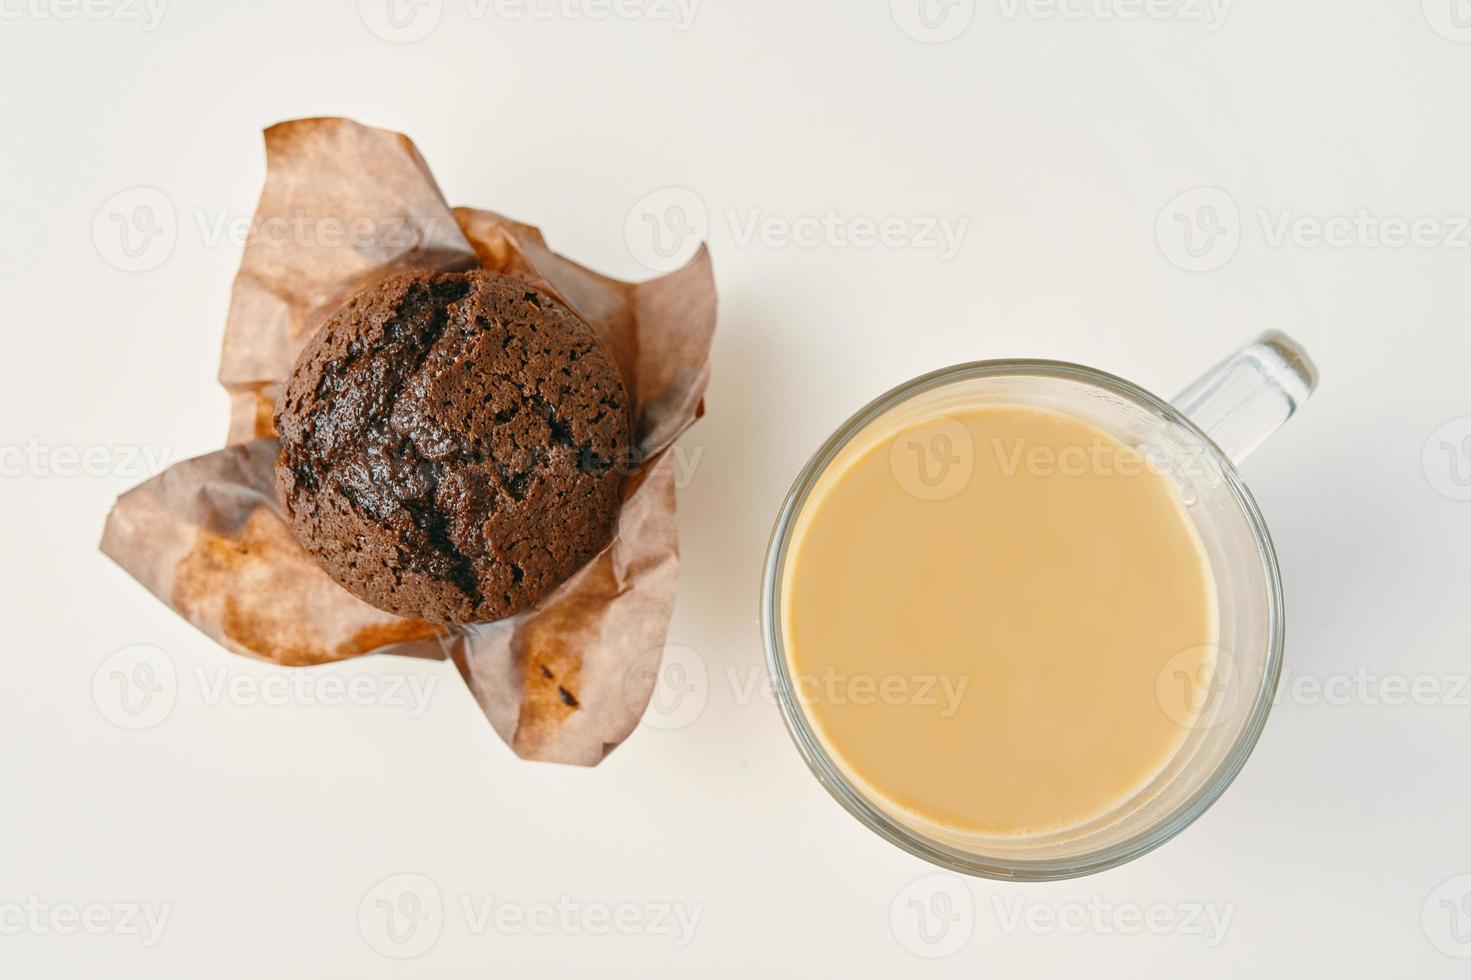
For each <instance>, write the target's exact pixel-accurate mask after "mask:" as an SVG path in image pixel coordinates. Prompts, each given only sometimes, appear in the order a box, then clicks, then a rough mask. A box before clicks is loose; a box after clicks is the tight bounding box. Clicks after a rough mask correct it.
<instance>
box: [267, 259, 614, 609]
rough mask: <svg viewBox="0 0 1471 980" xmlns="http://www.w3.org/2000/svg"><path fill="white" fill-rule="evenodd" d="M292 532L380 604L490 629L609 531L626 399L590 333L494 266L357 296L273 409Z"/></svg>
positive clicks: (399, 281) (405, 278) (381, 286)
mask: <svg viewBox="0 0 1471 980" xmlns="http://www.w3.org/2000/svg"><path fill="white" fill-rule="evenodd" d="M276 428H277V431H278V432H279V433H280V439H281V453H280V456H279V457H278V459H277V461H276V481H277V486H278V488H279V490H280V494H281V499H282V502H283V504H284V505H285V508H286V515H287V519H288V520H289V522H290V524H291V527H292V530H293V531H294V532H295V534H296V537H297V539H298V540H299V541H300V542H301V544H302V546H303V547H305V548H306V550H307V551H308V552H309V553H310V554H311V555H312V556H313V558H314V559H315V560H316V561H317V562H318V563H319V564H320V565H321V566H322V567H323V568H324V569H326V571H327V572H328V574H330V575H331V576H332V577H333V578H334V579H335V580H336V581H337V582H338V583H340V584H341V585H342V586H343V587H345V588H346V589H348V590H349V591H351V592H352V593H354V594H355V595H357V596H359V597H360V598H362V599H364V600H366V601H368V602H370V603H372V604H373V605H375V606H377V607H379V608H380V609H386V610H388V611H389V612H393V613H397V614H399V615H401V616H409V617H417V618H420V619H425V620H429V621H431V622H438V623H480V622H489V621H491V620H495V619H501V618H503V617H505V616H509V615H512V614H514V613H517V612H520V611H521V610H523V609H526V608H527V607H529V606H531V605H532V604H533V603H535V602H536V600H537V599H539V598H541V597H542V596H543V595H545V594H546V593H547V592H548V591H550V590H551V589H552V588H554V587H556V586H557V585H558V584H560V583H561V582H562V581H563V580H565V579H566V578H567V577H568V576H569V575H571V574H572V573H573V572H574V571H576V570H577V569H578V568H579V567H581V565H582V564H583V563H585V562H586V561H587V560H588V559H590V558H592V557H593V556H594V555H595V554H597V552H598V551H600V550H601V549H602V548H603V547H604V545H606V544H607V543H608V540H609V538H610V537H611V535H612V531H613V524H614V520H615V519H616V517H617V514H618V509H619V506H620V504H621V500H622V488H623V480H624V475H625V473H627V472H628V470H629V464H630V461H631V460H630V457H631V448H630V446H631V432H630V428H631V426H630V414H629V402H628V395H627V391H626V389H625V387H624V384H623V380H622V378H621V377H620V375H619V372H618V369H617V368H616V367H615V366H614V364H613V363H612V361H611V360H610V359H609V357H608V356H607V354H606V352H605V351H604V350H603V348H602V346H601V345H600V344H599V343H598V340H597V338H596V337H595V336H594V335H593V333H592V331H591V330H590V329H589V328H588V327H587V325H586V324H584V323H583V322H582V321H581V320H580V319H578V318H577V316H576V315H575V314H573V313H572V312H571V311H569V310H568V309H567V308H566V307H565V306H563V305H562V304H561V303H560V302H559V301H558V300H556V299H554V298H553V297H552V296H550V295H548V294H547V293H545V292H543V291H541V290H538V289H536V288H534V287H532V286H529V285H527V284H526V283H524V282H521V281H519V280H517V279H513V278H511V277H509V276H502V275H498V274H495V273H490V272H485V271H478V270H477V271H473V272H454V273H433V272H423V273H409V274H404V275H397V276H392V277H389V278H387V279H384V280H381V281H379V282H377V283H375V284H374V285H373V286H371V287H369V288H367V289H365V290H363V291H362V292H360V293H358V294H357V295H355V296H354V297H352V298H351V299H350V300H348V301H347V303H345V304H344V305H343V306H342V307H341V308H340V309H339V310H337V311H336V312H335V313H334V314H333V315H332V317H331V318H330V319H329V320H328V321H327V322H326V323H325V324H324V325H323V327H322V328H321V330H319V331H318V332H317V334H316V336H315V337H313V338H312V340H311V342H310V343H309V344H308V345H307V347H306V349H305V350H304V351H303V352H302V354H301V356H300V358H298V360H297V362H296V366H295V368H294V369H293V371H292V375H291V378H290V381H289V382H288V384H287V387H286V390H285V391H284V392H283V393H282V396H281V400H280V402H279V404H278V405H277V409H276Z"/></svg>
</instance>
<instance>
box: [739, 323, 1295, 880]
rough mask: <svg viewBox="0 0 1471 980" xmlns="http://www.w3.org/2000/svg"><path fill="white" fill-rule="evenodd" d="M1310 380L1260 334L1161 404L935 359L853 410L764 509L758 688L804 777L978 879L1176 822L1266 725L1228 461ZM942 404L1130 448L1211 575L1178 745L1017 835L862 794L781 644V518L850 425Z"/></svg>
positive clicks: (1054, 873)
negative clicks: (1073, 820) (1089, 803)
mask: <svg viewBox="0 0 1471 980" xmlns="http://www.w3.org/2000/svg"><path fill="white" fill-rule="evenodd" d="M1316 383H1317V373H1316V370H1315V368H1314V367H1313V365H1312V362H1311V361H1310V360H1309V359H1308V357H1307V355H1306V353H1305V352H1304V351H1303V350H1302V349H1301V348H1300V347H1299V346H1298V345H1297V344H1296V343H1294V342H1293V341H1292V340H1291V339H1290V338H1288V337H1287V336H1285V335H1283V334H1281V333H1278V332H1275V331H1273V332H1270V333H1267V334H1266V335H1264V336H1263V337H1261V338H1260V339H1259V340H1257V341H1256V342H1255V343H1253V344H1251V345H1250V346H1248V347H1246V348H1245V349H1243V350H1242V351H1241V352H1240V353H1238V354H1236V355H1235V356H1234V357H1231V358H1229V359H1228V360H1226V361H1225V362H1223V363H1222V364H1220V365H1219V366H1217V367H1216V368H1215V369H1214V370H1213V371H1211V372H1209V373H1208V374H1206V375H1205V376H1204V377H1202V378H1201V379H1200V380H1198V381H1196V382H1195V383H1194V384H1192V385H1191V386H1190V387H1188V388H1187V389H1186V390H1185V391H1184V392H1183V393H1181V394H1180V396H1179V397H1177V398H1175V399H1174V401H1173V402H1166V401H1164V400H1163V399H1160V398H1158V397H1156V396H1155V395H1152V394H1150V393H1149V392H1147V391H1145V390H1144V389H1142V388H1140V387H1138V386H1136V385H1133V384H1131V383H1129V382H1128V381H1124V380H1123V379H1121V378H1117V377H1114V376H1113V375H1109V374H1105V373H1104V372H1102V371H1096V370H1094V369H1092V368H1088V367H1083V366H1081V365H1077V364H1069V363H1065V362H1059V361H1029V360H997V361H979V362H975V363H971V364H960V365H956V366H954V367H948V368H944V369H942V370H939V371H935V372H933V373H931V374H927V375H925V376H923V377H920V378H916V379H914V380H913V381H909V382H907V383H905V384H902V385H900V386H899V387H897V388H894V389H893V390H891V391H889V392H887V393H886V394H884V395H881V396H880V397H879V398H877V399H876V400H875V401H873V402H872V403H870V404H869V405H867V406H866V407H864V408H863V409H862V410H860V411H859V412H858V413H857V414H856V415H854V416H853V417H852V418H850V419H849V420H848V421H847V422H846V423H844V424H843V425H842V427H840V428H839V429H838V431H837V432H835V433H834V434H833V435H832V437H831V438H829V439H828V441H827V442H826V443H825V444H824V445H823V446H822V448H821V449H819V450H818V451H817V453H816V454H815V455H814V456H813V457H812V459H811V460H810V461H809V462H808V463H807V465H806V467H805V468H804V469H803V470H802V472H801V473H800V474H799V475H798V477H797V480H796V482H795V483H794V484H793V486H792V489H791V491H790V493H789V494H788V495H787V498H786V501H785V502H784V503H783V505H782V508H781V512H780V515H779V516H778V519H777V522H776V528H775V531H774V532H773V534H772V539H771V544H770V547H769V549H768V552H767V557H766V565H765V572H764V576H763V581H762V602H761V620H762V633H763V637H764V640H765V646H766V658H767V666H768V669H769V670H770V673H771V678H772V685H773V689H774V691H775V694H776V697H777V702H778V704H779V705H780V709H781V713H782V717H783V720H784V721H785V722H786V726H787V730H788V732H789V733H790V734H791V736H792V739H793V741H794V742H795V743H796V745H797V748H798V750H799V751H800V752H801V754H802V757H803V758H804V759H805V760H806V762H807V765H808V766H809V767H810V768H811V770H812V772H813V773H814V774H815V775H816V776H817V778H818V780H819V781H820V782H821V783H822V784H823V786H825V787H826V788H827V790H828V792H830V793H831V794H832V795H833V796H834V797H835V798H836V799H837V800H838V802H839V803H841V804H842V805H843V806H844V807H845V808H846V809H847V810H848V811H849V812H850V813H852V814H853V815H854V816H855V817H857V818H858V819H859V820H861V821H862V822H863V823H864V824H866V825H867V826H868V827H869V828H870V829H871V830H873V831H874V832H876V833H877V834H879V836H881V837H883V838H885V839H886V840H888V841H889V842H891V843H893V844H896V845H898V846H899V847H902V848H904V849H905V850H907V851H909V852H911V853H913V854H915V855H917V856H918V857H921V858H924V859H926V860H928V861H931V862H933V863H934V864H937V865H940V866H941V867H944V868H948V869H950V870H952V871H958V872H963V873H966V874H972V875H979V876H982V877H987V878H998V879H1005V880H1022V881H1050V880H1057V879H1062V878H1072V877H1077V876H1080V875H1086V874H1092V873H1095V872H1098V871H1103V870H1106V869H1108V868H1112V867H1116V866H1118V865H1120V864H1123V863H1125V862H1127V861H1131V860H1133V859H1134V858H1137V857H1139V856H1140V855H1142V854H1145V853H1147V852H1149V851H1151V850H1153V849H1154V848H1156V847H1158V846H1159V845H1160V844H1163V843H1164V842H1165V841H1167V840H1169V839H1170V838H1172V837H1174V836H1175V835H1176V834H1178V833H1179V832H1180V831H1182V830H1184V829H1185V828H1186V827H1188V826H1189V825H1190V824H1191V823H1193V822H1194V821H1195V820H1196V818H1198V817H1199V816H1200V815H1201V814H1202V813H1204V812H1205V811H1206V810H1207V809H1208V808H1209V807H1210V805H1211V804H1212V803H1214V802H1215V801H1216V800H1217V799H1218V798H1219V797H1220V795H1221V794H1222V793H1223V792H1224V791H1225V789H1226V787H1227V786H1229V785H1230V784H1231V781H1232V780H1233V779H1234V778H1235V777H1236V774H1237V773H1238V772H1240V771H1241V767H1242V766H1243V765H1244V764H1245V762H1246V758H1247V756H1248V755H1250V754H1251V750H1252V748H1253V747H1254V746H1255V745H1256V742H1257V738H1258V737H1259V736H1260V734H1261V731H1262V727H1263V726H1264V724H1265V723H1266V720H1267V714H1268V711H1269V710H1270V708H1271V704H1272V700H1273V697H1274V695H1275V692H1276V688H1277V681H1278V677H1279V675H1280V673H1281V668H1282V650H1283V604H1282V585H1281V580H1280V575H1279V571H1278V567H1277V558H1276V554H1275V552H1274V551H1273V548H1272V541H1271V538H1270V536H1269V535H1268V533H1267V528H1266V525H1265V523H1263V520H1262V516H1261V513H1260V512H1259V511H1258V509H1257V505H1256V502H1255V501H1254V500H1253V499H1252V496H1251V493H1250V491H1248V490H1247V488H1246V484H1245V483H1244V482H1243V481H1242V479H1241V476H1240V474H1239V473H1237V470H1236V464H1237V463H1239V462H1240V461H1241V460H1242V459H1244V458H1245V457H1246V456H1247V455H1248V454H1249V453H1250V452H1251V451H1252V450H1254V449H1255V448H1257V447H1258V446H1259V445H1261V443H1262V442H1263V440H1265V439H1266V438H1267V437H1268V436H1269V435H1271V434H1272V432H1274V431H1275V430H1276V429H1277V428H1278V427H1279V426H1281V425H1282V423H1284V422H1286V421H1287V419H1288V418H1290V417H1291V416H1292V414H1293V413H1294V412H1295V411H1296V410H1297V408H1298V407H1299V406H1300V405H1302V403H1303V402H1304V401H1305V400H1306V399H1307V398H1308V396H1309V395H1310V394H1311V392H1312V390H1313V388H1314V387H1315V385H1316ZM956 404H963V405H966V406H976V405H986V404H996V405H1007V406H1031V407H1036V408H1043V409H1050V410H1053V411H1058V412H1061V413H1063V414H1066V415H1071V416H1073V417H1075V418H1080V419H1082V420H1084V421H1086V422H1090V423H1092V424H1093V425H1094V426H1096V427H1097V428H1100V429H1102V430H1104V431H1105V432H1107V433H1109V434H1111V435H1113V436H1114V437H1116V438H1117V439H1119V440H1120V442H1122V443H1123V444H1124V445H1126V446H1132V447H1135V448H1136V449H1138V450H1139V451H1140V452H1141V454H1142V455H1143V457H1144V458H1145V459H1147V460H1149V461H1150V462H1151V463H1152V464H1153V465H1157V466H1158V467H1160V469H1159V470H1157V472H1161V473H1164V474H1165V475H1166V476H1167V477H1168V478H1170V479H1171V480H1172V482H1173V483H1174V486H1175V490H1176V492H1177V494H1178V496H1179V500H1180V503H1181V504H1182V505H1183V507H1184V510H1185V511H1186V513H1187V515H1188V516H1189V518H1190V519H1191V521H1192V523H1193V524H1194V525H1195V529H1196V531H1197V532H1198V534H1199V537H1200V541H1201V543H1202V546H1203V551H1204V553H1205V557H1206V559H1207V561H1208V563H1209V565H1210V569H1211V572H1212V574H1213V576H1214V579H1215V587H1216V595H1217V599H1218V607H1219V617H1220V622H1219V638H1220V639H1219V647H1218V650H1217V653H1216V656H1215V659H1214V666H1213V668H1212V669H1211V671H1210V673H1211V676H1210V677H1209V678H1208V679H1206V680H1207V682H1206V683H1205V684H1204V685H1203V700H1202V701H1201V703H1200V704H1199V705H1198V709H1199V710H1198V713H1195V714H1193V715H1192V716H1191V717H1189V718H1183V719H1180V724H1181V725H1182V726H1183V727H1185V728H1186V729H1187V733H1186V735H1185V740H1184V742H1183V743H1182V745H1181V747H1180V748H1179V750H1178V751H1177V752H1176V753H1175V754H1174V756H1173V757H1172V758H1171V760H1170V761H1169V763H1168V764H1167V765H1166V766H1165V767H1164V768H1163V769H1162V770H1161V771H1160V772H1158V773H1157V774H1156V775H1155V776H1154V777H1153V778H1152V779H1151V780H1150V781H1148V782H1147V783H1146V784H1145V785H1144V786H1143V788H1141V789H1139V790H1138V791H1137V792H1135V793H1134V794H1133V795H1132V796H1130V797H1129V798H1128V799H1127V800H1126V801H1125V802H1123V803H1122V804H1120V805H1119V806H1118V807H1116V808H1115V809H1112V810H1110V811H1108V812H1107V813H1104V814H1102V815H1100V816H1097V817H1095V818H1094V819H1092V820H1091V821H1089V822H1087V823H1084V824H1082V825H1080V826H1074V827H1070V828H1067V829H1065V830H1059V831H1054V832H1048V833H1043V834H1038V835H1033V836H1024V837H987V836H979V835H974V834H965V833H962V832H960V831H949V830H944V829H940V828H937V827H936V826H934V825H928V824H926V823H925V822H922V821H920V820H918V819H916V818H914V817H912V816H911V815H909V814H907V813H905V812H904V811H902V810H901V809H900V808H898V807H897V806H895V805H893V804H891V803H889V802H887V801H885V800H884V799H882V798H881V797H880V796H879V795H878V794H877V793H870V792H868V791H866V790H864V789H863V788H862V787H860V786H859V785H858V784H857V782H856V781H855V780H853V779H850V778H848V777H847V776H846V775H844V773H843V771H842V769H841V767H840V766H839V765H838V764H837V763H836V762H835V760H834V759H833V758H832V757H831V755H830V754H829V752H828V751H827V749H826V748H825V747H824V746H823V745H822V742H821V740H820V739H819V738H818V737H817V735H816V733H815V732H814V728H813V725H812V723H811V721H810V719H809V718H808V716H807V714H806V712H805V709H804V707H803V705H802V703H801V702H802V698H801V696H800V694H799V690H798V689H799V685H798V684H797V683H796V679H795V678H794V677H793V676H792V672H791V667H790V664H789V661H788V658H787V655H786V652H785V650H784V649H783V640H782V633H783V627H782V623H783V619H782V609H781V602H782V591H783V590H782V577H783V573H784V568H785V565H786V562H787V557H788V549H789V546H790V544H791V539H792V533H793V529H794V526H795V525H796V522H797V519H798V517H799V516H800V515H801V513H802V510H803V507H804V506H805V505H806V504H807V502H808V500H809V498H810V496H811V495H812V493H813V490H814V488H815V487H816V486H818V485H819V483H820V481H821V480H822V478H823V476H824V474H825V473H827V472H828V470H829V467H830V466H831V465H832V463H833V462H834V460H835V459H836V458H838V457H839V456H840V454H842V452H843V450H844V449H845V447H848V446H849V444H850V443H853V442H854V440H855V439H859V437H860V436H863V435H865V434H866V433H870V432H879V431H889V430H890V429H892V428H893V427H895V426H896V425H901V426H902V425H903V424H905V423H906V420H908V419H910V418H923V417H933V416H934V415H941V414H944V408H945V406H947V405H956ZM859 445H862V441H861V440H860V441H859ZM1161 677H1162V678H1163V677H1164V674H1163V673H1162V674H1161ZM1192 707H1197V706H1196V705H1192Z"/></svg>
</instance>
